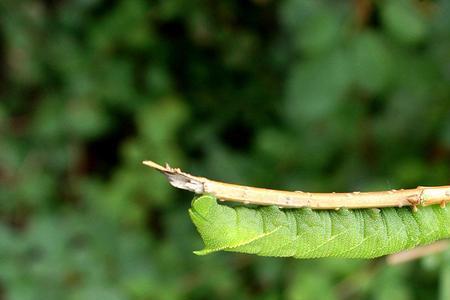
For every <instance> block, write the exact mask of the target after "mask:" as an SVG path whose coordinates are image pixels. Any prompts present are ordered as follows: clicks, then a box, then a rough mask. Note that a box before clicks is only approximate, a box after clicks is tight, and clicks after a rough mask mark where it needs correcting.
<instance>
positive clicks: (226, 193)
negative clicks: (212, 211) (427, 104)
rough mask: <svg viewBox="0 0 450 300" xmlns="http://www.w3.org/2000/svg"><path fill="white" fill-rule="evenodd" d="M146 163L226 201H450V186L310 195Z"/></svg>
mask: <svg viewBox="0 0 450 300" xmlns="http://www.w3.org/2000/svg"><path fill="white" fill-rule="evenodd" d="M143 164H145V165H147V166H149V167H151V168H153V169H156V170H158V171H160V172H162V173H163V174H164V175H166V177H167V179H168V180H169V182H170V184H171V185H172V186H174V187H176V188H179V189H183V190H188V191H191V192H194V193H196V194H208V195H212V196H214V197H216V198H218V199H220V200H223V201H233V202H242V203H244V204H256V205H276V206H279V207H283V208H300V207H309V208H312V209H340V208H381V207H402V206H412V207H413V209H414V211H416V210H417V207H418V206H427V205H432V204H440V205H441V207H445V204H446V203H447V202H449V201H450V185H448V186H437V187H424V186H419V187H417V188H415V189H401V190H389V191H380V192H352V193H309V192H302V191H295V192H292V191H279V190H272V189H264V188H256V187H249V186H242V185H235V184H230V183H223V182H219V181H214V180H209V179H207V178H204V177H197V176H193V175H190V174H188V173H184V172H183V171H181V170H180V169H178V168H171V167H170V166H169V165H168V164H166V166H164V167H163V166H161V165H158V164H157V163H154V162H152V161H144V162H143Z"/></svg>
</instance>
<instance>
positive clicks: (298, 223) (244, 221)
mask: <svg viewBox="0 0 450 300" xmlns="http://www.w3.org/2000/svg"><path fill="white" fill-rule="evenodd" d="M189 213H190V216H191V219H192V221H193V222H194V224H195V226H196V227H197V230H198V231H199V233H200V235H201V237H202V239H203V241H204V244H205V248H204V249H203V250H200V251H195V253H196V254H198V255H204V254H208V253H211V252H215V251H220V250H224V251H232V252H242V253H249V254H257V255H261V256H278V257H295V258H318V257H344V258H374V257H378V256H383V255H387V254H391V253H395V252H398V251H402V250H405V249H409V248H412V247H415V246H418V245H424V244H428V243H431V242H433V241H436V240H439V239H444V238H447V237H449V236H450V209H449V208H445V207H444V208H441V207H440V206H439V205H431V206H427V207H421V208H420V209H419V210H418V211H417V212H412V210H411V208H408V207H404V208H394V207H388V208H382V209H376V208H369V209H352V210H348V209H340V210H311V209H310V208H298V209H280V208H278V207H276V206H258V207H255V208H252V207H247V206H237V207H230V206H227V205H223V204H219V203H218V202H217V200H216V198H214V197H212V196H200V197H198V198H196V199H194V200H193V202H192V207H191V209H190V210H189Z"/></svg>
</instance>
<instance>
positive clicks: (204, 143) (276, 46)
mask: <svg viewBox="0 0 450 300" xmlns="http://www.w3.org/2000/svg"><path fill="white" fill-rule="evenodd" d="M0 57H1V59H0V68H1V72H0V97H1V100H0V221H1V222H0V270H1V272H0V298H2V299H21V300H22V299H171V300H172V299H250V298H252V299H255V298H257V299H358V298H372V299H386V298H388V299H391V298H392V299H423V298H427V299H428V298H429V299H435V298H437V297H441V299H448V298H449V295H450V271H449V269H450V260H449V258H448V256H449V253H445V254H443V255H435V256H429V257H426V258H424V259H421V260H419V261H416V262H412V263H408V264H404V265H401V266H396V267H390V266H386V265H385V263H384V262H383V261H382V260H374V261H357V260H310V261H309V260H305V261H300V260H294V259H270V258H261V257H254V256H248V255H237V254H231V253H220V254H215V255H211V256H207V257H197V256H195V255H193V254H192V250H194V249H200V248H201V242H200V239H199V237H198V236H197V234H196V232H195V229H194V227H193V225H191V224H190V222H189V218H188V215H187V208H188V207H189V205H190V203H189V198H190V197H192V195H191V194H189V193H185V192H181V191H175V190H174V189H172V188H170V187H169V186H168V184H167V183H166V182H165V181H164V179H163V178H162V176H160V175H159V174H156V173H155V172H152V171H150V170H149V169H147V168H145V167H143V166H142V165H141V164H140V162H141V161H142V160H144V159H152V160H155V161H157V162H165V161H167V162H170V163H171V164H173V165H174V166H180V167H183V168H184V169H186V170H189V171H192V173H194V174H198V175H203V176H208V177H209V178H214V179H219V180H224V181H231V182H238V183H241V184H252V185H258V186H266V187H276V188H284V189H293V190H295V189H302V190H311V191H330V190H336V191H349V190H375V189H387V188H398V187H413V186H415V185H418V184H423V185H441V184H448V183H449V179H450V169H449V165H450V4H449V2H448V1H445V0H441V1H406V0H405V1H402V0H394V1H386V0H384V1H383V0H380V1H376V2H371V1H369V0H357V1H307V0H285V1H270V0H253V1H250V0H248V1H238V0H236V1H178V0H160V1H145V0H114V1H101V0H63V1H51V0H47V1H37V0H24V1H14V0H3V1H1V3H0Z"/></svg>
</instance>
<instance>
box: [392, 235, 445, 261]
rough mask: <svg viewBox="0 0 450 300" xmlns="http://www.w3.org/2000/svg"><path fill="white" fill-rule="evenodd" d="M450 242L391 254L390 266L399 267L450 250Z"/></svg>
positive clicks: (436, 243)
mask: <svg viewBox="0 0 450 300" xmlns="http://www.w3.org/2000/svg"><path fill="white" fill-rule="evenodd" d="M449 245H450V242H449V241H448V240H443V241H438V242H435V243H433V244H430V245H426V246H420V247H416V248H414V249H410V250H406V251H402V252H399V253H395V254H391V255H388V256H387V257H386V262H387V263H388V264H389V265H398V264H401V263H405V262H408V261H412V260H415V259H419V258H421V257H424V256H427V255H431V254H436V253H439V252H442V251H445V250H447V249H448V247H449Z"/></svg>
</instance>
